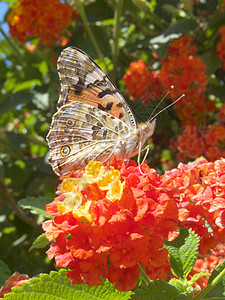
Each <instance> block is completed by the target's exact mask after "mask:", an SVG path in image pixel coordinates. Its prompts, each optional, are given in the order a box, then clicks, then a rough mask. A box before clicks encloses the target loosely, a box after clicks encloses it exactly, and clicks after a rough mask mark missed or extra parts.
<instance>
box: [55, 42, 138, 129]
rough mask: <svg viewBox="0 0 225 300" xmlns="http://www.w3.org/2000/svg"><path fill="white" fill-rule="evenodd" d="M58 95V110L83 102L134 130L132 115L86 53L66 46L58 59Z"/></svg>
mask: <svg viewBox="0 0 225 300" xmlns="http://www.w3.org/2000/svg"><path fill="white" fill-rule="evenodd" d="M58 72H59V77H60V83H61V93H60V97H59V101H58V108H60V107H61V106H63V105H65V104H68V103H70V102H75V101H76V102H82V103H86V104H89V105H91V106H93V107H96V108H98V109H100V110H102V111H105V112H107V113H109V114H111V115H113V116H115V117H117V118H119V119H120V120H121V121H123V122H124V123H126V124H127V126H129V128H131V129H133V130H136V128H137V124H136V120H135V118H134V115H133V113H132V111H131V109H130V107H129V106H128V104H127V103H126V101H125V99H124V98H123V96H122V95H121V93H120V92H119V90H118V89H117V88H116V86H115V85H114V84H113V83H112V81H111V80H110V79H109V77H108V76H107V75H106V74H105V73H104V71H103V70H102V69H101V68H100V67H99V66H98V65H97V64H96V63H95V62H94V61H93V59H92V58H90V57H89V56H88V55H87V54H86V53H85V52H83V51H81V50H79V49H77V48H74V47H68V48H66V49H64V50H63V51H62V53H61V55H60V57H59V59H58Z"/></svg>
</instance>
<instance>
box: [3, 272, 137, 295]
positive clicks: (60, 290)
mask: <svg viewBox="0 0 225 300" xmlns="http://www.w3.org/2000/svg"><path fill="white" fill-rule="evenodd" d="M132 293H133V292H119V291H118V290H116V289H115V288H114V286H113V284H111V283H109V282H108V281H105V282H104V283H103V284H102V285H100V286H92V287H89V286H88V285H87V284H74V285H72V283H71V282H70V281H69V279H68V278H67V276H66V270H64V269H62V270H60V271H59V272H55V271H52V272H51V273H50V275H47V274H41V275H40V277H39V278H33V279H31V280H30V283H29V284H28V283H23V284H22V286H21V287H15V288H13V289H12V293H10V294H6V295H5V299H13V300H31V299H32V300H53V299H61V300H63V299H67V300H71V299H80V300H81V299H82V300H91V299H95V300H96V299H99V300H101V299H104V300H105V299H108V300H120V299H121V300H126V299H130V296H131V295H132Z"/></svg>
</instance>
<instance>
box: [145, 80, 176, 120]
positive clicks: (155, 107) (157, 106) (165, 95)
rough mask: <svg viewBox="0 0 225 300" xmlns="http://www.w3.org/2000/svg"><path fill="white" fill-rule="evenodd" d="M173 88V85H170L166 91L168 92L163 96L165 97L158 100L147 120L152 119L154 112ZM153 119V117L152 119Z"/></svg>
mask: <svg viewBox="0 0 225 300" xmlns="http://www.w3.org/2000/svg"><path fill="white" fill-rule="evenodd" d="M173 88H174V86H173V85H171V87H170V89H169V90H168V92H167V93H166V94H165V96H164V97H163V98H162V99H161V100H160V102H159V103H158V104H157V105H156V107H155V108H154V109H153V111H152V113H151V115H150V117H149V118H148V120H151V119H152V115H153V114H154V112H155V111H156V109H157V108H158V107H159V105H160V104H161V103H162V102H163V101H164V100H165V99H166V97H167V96H168V95H169V94H170V92H171V91H172V89H173ZM154 118H155V117H154Z"/></svg>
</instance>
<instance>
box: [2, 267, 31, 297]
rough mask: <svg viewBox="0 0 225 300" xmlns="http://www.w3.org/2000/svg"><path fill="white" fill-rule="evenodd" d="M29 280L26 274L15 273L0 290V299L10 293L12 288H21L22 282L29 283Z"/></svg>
mask: <svg viewBox="0 0 225 300" xmlns="http://www.w3.org/2000/svg"><path fill="white" fill-rule="evenodd" d="M29 281H30V279H29V277H28V275H26V274H20V273H18V272H15V273H14V274H13V275H12V276H11V277H10V278H9V279H7V280H6V281H5V285H4V286H3V287H2V288H1V290H0V298H4V295H5V294H8V293H11V291H12V287H14V286H21V284H22V283H23V282H29Z"/></svg>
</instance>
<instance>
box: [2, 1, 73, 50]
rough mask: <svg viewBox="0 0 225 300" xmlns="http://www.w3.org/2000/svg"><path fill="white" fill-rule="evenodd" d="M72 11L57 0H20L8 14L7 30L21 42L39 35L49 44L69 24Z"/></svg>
mask: <svg viewBox="0 0 225 300" xmlns="http://www.w3.org/2000/svg"><path fill="white" fill-rule="evenodd" d="M72 13H73V8H72V7H71V6H69V5H67V4H65V3H61V2H60V1H59V0H51V1H48V3H46V1H44V0H20V1H19V2H18V3H17V4H16V5H15V6H14V7H13V8H12V9H11V11H10V12H9V14H8V24H9V30H10V33H11V35H12V37H13V38H15V39H17V40H19V41H20V42H22V43H25V42H26V40H27V39H29V38H33V37H39V38H40V40H41V41H42V42H43V43H44V44H45V45H47V46H50V45H52V44H54V43H56V42H57V41H58V40H59V39H60V33H61V31H62V29H63V27H64V26H68V25H70V23H71V17H72Z"/></svg>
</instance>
